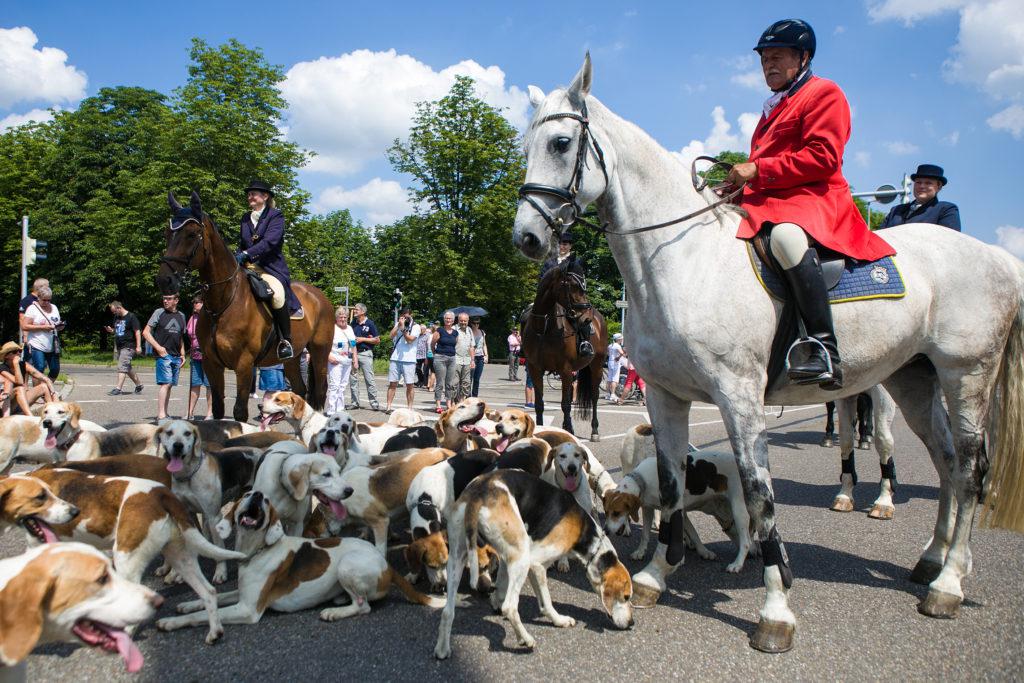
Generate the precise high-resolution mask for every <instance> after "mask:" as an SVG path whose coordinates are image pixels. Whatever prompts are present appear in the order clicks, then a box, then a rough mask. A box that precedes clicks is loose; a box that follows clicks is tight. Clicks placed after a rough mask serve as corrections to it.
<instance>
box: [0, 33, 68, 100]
mask: <svg viewBox="0 0 1024 683" xmlns="http://www.w3.org/2000/svg"><path fill="white" fill-rule="evenodd" d="M37 42H39V39H38V38H37V37H36V34H35V33H34V32H33V31H32V29H30V28H28V27H27V26H19V27H17V28H4V29H0V108H5V109H6V108H8V107H10V106H12V105H14V104H16V103H18V102H48V103H55V102H77V101H78V100H80V99H82V98H83V97H85V84H86V77H85V74H84V73H82V72H81V71H79V70H78V69H76V68H75V67H73V66H71V65H69V64H67V60H68V55H67V53H66V52H64V51H63V50H58V49H57V48H54V47H43V48H39V49H36V47H35V45H36V43H37Z"/></svg>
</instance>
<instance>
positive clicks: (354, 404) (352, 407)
mask: <svg viewBox="0 0 1024 683" xmlns="http://www.w3.org/2000/svg"><path fill="white" fill-rule="evenodd" d="M349 407H350V408H351V409H352V410H362V409H363V407H362V406H361V405H359V401H356V402H355V403H353V404H352V405H351V406H349Z"/></svg>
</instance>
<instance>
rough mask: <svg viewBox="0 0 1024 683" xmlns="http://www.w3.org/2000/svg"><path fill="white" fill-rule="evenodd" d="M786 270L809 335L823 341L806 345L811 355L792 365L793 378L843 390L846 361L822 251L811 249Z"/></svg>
mask: <svg viewBox="0 0 1024 683" xmlns="http://www.w3.org/2000/svg"><path fill="white" fill-rule="evenodd" d="M783 272H784V273H785V274H786V280H788V281H789V287H790V289H791V290H792V292H793V298H794V299H796V306H797V309H798V310H799V312H800V317H801V319H803V321H804V327H806V328H807V334H808V335H809V336H810V337H812V338H814V339H816V340H818V341H819V342H821V346H819V345H818V344H806V345H805V346H807V347H808V348H810V349H811V353H810V356H809V358H808V359H807V360H806V361H805V362H803V363H800V364H797V365H791V366H790V368H789V379H790V381H792V382H795V383H796V384H818V385H820V386H821V388H823V389H829V390H835V389H840V388H842V386H843V371H842V367H841V366H840V363H841V362H842V361H841V360H840V358H839V345H838V343H837V342H836V335H835V332H834V330H833V328H832V309H831V307H830V306H829V303H828V290H827V289H826V288H825V278H824V277H823V276H822V274H821V263H820V262H819V261H818V253H817V252H816V251H815V250H814V249H808V250H807V252H806V253H805V254H804V257H803V258H802V259H800V263H798V264H796V265H795V266H794V267H792V268H790V269H789V270H786V271H783ZM822 346H823V347H824V349H822ZM826 352H827V354H828V355H826ZM830 358H831V361H832V372H831V373H830V372H829V359H830Z"/></svg>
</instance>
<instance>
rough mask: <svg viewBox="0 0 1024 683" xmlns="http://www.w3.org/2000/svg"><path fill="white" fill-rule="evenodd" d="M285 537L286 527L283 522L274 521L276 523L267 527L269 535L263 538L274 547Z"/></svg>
mask: <svg viewBox="0 0 1024 683" xmlns="http://www.w3.org/2000/svg"><path fill="white" fill-rule="evenodd" d="M283 536H284V525H283V524H281V520H279V519H278V520H274V523H273V524H271V525H270V526H268V527H267V534H266V536H264V537H263V540H264V541H266V543H267V545H274V544H275V543H277V542H278V541H280V540H281V537H283Z"/></svg>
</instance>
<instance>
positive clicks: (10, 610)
mask: <svg viewBox="0 0 1024 683" xmlns="http://www.w3.org/2000/svg"><path fill="white" fill-rule="evenodd" d="M54 576H55V573H54V571H52V570H47V560H45V559H43V560H39V559H37V560H34V561H32V562H29V563H28V564H27V565H25V567H24V568H23V569H22V570H21V571H20V572H19V573H18V574H17V575H15V576H14V577H13V578H12V579H11V580H10V581H8V582H7V586H6V588H5V590H4V594H5V595H9V596H10V598H8V599H7V600H6V601H5V603H6V604H5V605H4V608H5V609H4V611H3V612H2V613H0V662H2V663H3V664H4V665H6V666H13V665H14V664H17V663H18V662H20V661H21V660H23V659H25V658H26V657H28V654H29V653H30V652H32V649H33V648H34V647H35V646H36V643H37V642H39V638H40V636H42V634H43V622H44V621H45V616H44V615H45V613H46V611H47V610H48V605H47V603H48V602H49V601H50V596H51V594H52V591H53V582H54Z"/></svg>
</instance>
